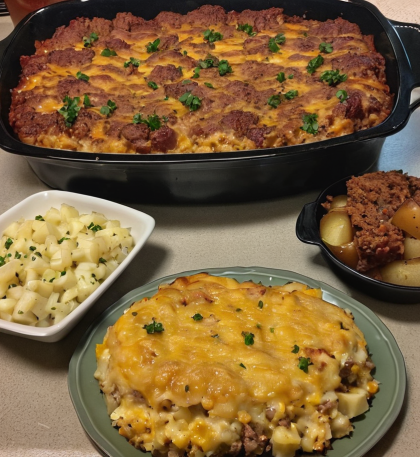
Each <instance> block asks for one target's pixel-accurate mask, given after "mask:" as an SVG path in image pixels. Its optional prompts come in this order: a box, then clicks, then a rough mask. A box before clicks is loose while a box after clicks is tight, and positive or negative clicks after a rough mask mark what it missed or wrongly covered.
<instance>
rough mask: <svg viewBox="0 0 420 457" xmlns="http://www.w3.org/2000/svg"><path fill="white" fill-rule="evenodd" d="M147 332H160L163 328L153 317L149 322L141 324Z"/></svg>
mask: <svg viewBox="0 0 420 457" xmlns="http://www.w3.org/2000/svg"><path fill="white" fill-rule="evenodd" d="M143 328H144V329H145V330H146V332H147V333H149V334H152V333H162V332H163V331H164V330H165V329H164V328H163V325H162V324H161V323H160V322H156V321H155V319H152V323H151V324H146V325H144V326H143Z"/></svg>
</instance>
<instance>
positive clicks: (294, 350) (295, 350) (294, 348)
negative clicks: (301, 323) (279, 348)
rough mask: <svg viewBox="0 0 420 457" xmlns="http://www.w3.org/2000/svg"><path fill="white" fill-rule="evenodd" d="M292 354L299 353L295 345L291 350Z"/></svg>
mask: <svg viewBox="0 0 420 457" xmlns="http://www.w3.org/2000/svg"><path fill="white" fill-rule="evenodd" d="M292 352H293V354H297V353H298V352H299V346H298V345H297V344H295V345H294V346H293V349H292Z"/></svg>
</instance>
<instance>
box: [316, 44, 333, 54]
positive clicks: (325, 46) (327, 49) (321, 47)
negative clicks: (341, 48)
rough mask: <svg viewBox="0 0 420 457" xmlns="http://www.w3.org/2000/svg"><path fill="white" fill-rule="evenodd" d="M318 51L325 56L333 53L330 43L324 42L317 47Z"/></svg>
mask: <svg viewBox="0 0 420 457" xmlns="http://www.w3.org/2000/svg"><path fill="white" fill-rule="evenodd" d="M319 50H320V51H321V52H325V53H326V54H330V53H331V52H333V47H332V44H331V43H325V41H323V42H322V43H321V44H320V45H319Z"/></svg>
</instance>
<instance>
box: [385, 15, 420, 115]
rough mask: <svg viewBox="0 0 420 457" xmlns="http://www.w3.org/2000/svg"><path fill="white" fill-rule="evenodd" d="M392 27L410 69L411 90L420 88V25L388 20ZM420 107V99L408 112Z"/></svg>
mask: <svg viewBox="0 0 420 457" xmlns="http://www.w3.org/2000/svg"><path fill="white" fill-rule="evenodd" d="M389 22H390V23H391V24H392V25H393V26H394V28H395V31H396V32H397V34H398V36H399V37H400V40H401V42H402V44H403V46H404V49H405V52H406V54H407V58H408V60H409V63H410V67H411V83H412V85H411V88H412V89H414V88H416V87H419V86H420V59H419V56H420V25H419V24H411V23H408V22H398V21H393V20H389ZM419 106H420V99H418V100H416V101H415V102H413V103H412V104H411V105H410V111H411V112H413V111H414V110H415V109H416V108H417V107H419Z"/></svg>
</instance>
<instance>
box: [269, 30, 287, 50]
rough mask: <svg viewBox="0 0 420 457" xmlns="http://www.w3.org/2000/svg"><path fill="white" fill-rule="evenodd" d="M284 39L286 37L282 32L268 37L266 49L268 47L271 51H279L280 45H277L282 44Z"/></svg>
mask: <svg viewBox="0 0 420 457" xmlns="http://www.w3.org/2000/svg"><path fill="white" fill-rule="evenodd" d="M285 41H286V37H285V36H284V33H279V34H277V35H276V36H275V37H274V38H270V39H269V41H268V49H270V51H271V52H279V51H280V47H279V46H278V45H279V44H284V43H285Z"/></svg>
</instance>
